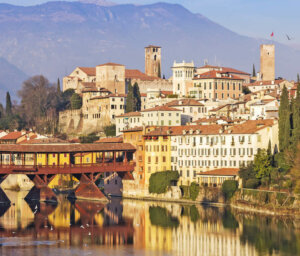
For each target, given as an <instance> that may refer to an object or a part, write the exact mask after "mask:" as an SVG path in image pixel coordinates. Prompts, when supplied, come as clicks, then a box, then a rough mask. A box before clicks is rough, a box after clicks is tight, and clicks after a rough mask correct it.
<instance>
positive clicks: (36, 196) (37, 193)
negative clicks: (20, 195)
mask: <svg viewBox="0 0 300 256" xmlns="http://www.w3.org/2000/svg"><path fill="white" fill-rule="evenodd" d="M27 176H28V178H29V179H30V180H31V181H32V182H33V183H34V187H32V189H31V190H30V191H29V193H28V194H27V196H26V197H25V200H38V201H42V202H57V198H56V195H55V193H54V192H53V191H52V189H51V188H49V187H48V185H49V183H50V182H51V181H52V180H53V178H54V177H55V174H50V175H49V174H41V175H27Z"/></svg>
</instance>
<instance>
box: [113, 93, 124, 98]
mask: <svg viewBox="0 0 300 256" xmlns="http://www.w3.org/2000/svg"><path fill="white" fill-rule="evenodd" d="M109 97H123V98H125V97H127V94H119V93H113V94H109Z"/></svg>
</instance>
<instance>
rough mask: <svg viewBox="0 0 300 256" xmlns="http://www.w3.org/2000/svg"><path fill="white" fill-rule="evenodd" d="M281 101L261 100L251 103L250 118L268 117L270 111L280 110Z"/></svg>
mask: <svg viewBox="0 0 300 256" xmlns="http://www.w3.org/2000/svg"><path fill="white" fill-rule="evenodd" d="M278 108H279V103H278V101H277V100H272V99H270V100H261V101H258V102H255V103H253V104H251V105H250V119H251V120H257V119H267V118H268V117H269V116H270V115H269V113H270V112H272V113H273V112H278Z"/></svg>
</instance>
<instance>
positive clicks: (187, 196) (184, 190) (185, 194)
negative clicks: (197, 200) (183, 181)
mask: <svg viewBox="0 0 300 256" xmlns="http://www.w3.org/2000/svg"><path fill="white" fill-rule="evenodd" d="M180 189H181V192H182V197H183V198H185V199H190V198H191V195H190V187H189V186H186V185H181V186H180Z"/></svg>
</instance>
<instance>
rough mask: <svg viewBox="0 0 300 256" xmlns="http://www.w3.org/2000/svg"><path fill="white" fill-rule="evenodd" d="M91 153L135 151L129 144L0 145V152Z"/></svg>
mask: <svg viewBox="0 0 300 256" xmlns="http://www.w3.org/2000/svg"><path fill="white" fill-rule="evenodd" d="M93 151H103V152H106V151H135V147H134V146H132V145H131V144H129V143H93V144H67V145H66V144H58V145H53V144H48V145H47V144H44V145H37V144H0V152H23V153H27V152H28V153H35V152H37V153H68V152H93Z"/></svg>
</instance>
